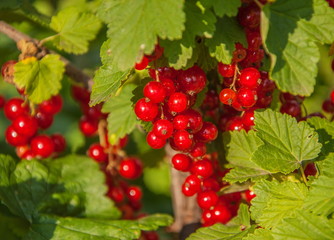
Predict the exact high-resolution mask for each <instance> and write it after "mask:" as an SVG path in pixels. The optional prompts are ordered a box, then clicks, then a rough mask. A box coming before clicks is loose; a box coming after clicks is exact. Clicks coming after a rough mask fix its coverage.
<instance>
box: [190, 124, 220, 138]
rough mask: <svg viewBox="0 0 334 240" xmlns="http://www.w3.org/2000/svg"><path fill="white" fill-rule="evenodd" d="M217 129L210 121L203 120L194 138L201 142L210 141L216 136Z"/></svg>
mask: <svg viewBox="0 0 334 240" xmlns="http://www.w3.org/2000/svg"><path fill="white" fill-rule="evenodd" d="M217 136H218V129H217V127H216V125H214V124H213V123H211V122H204V123H203V126H202V128H201V130H199V131H198V132H197V133H196V134H195V138H196V140H198V141H201V142H210V141H213V140H215V139H216V138H217Z"/></svg>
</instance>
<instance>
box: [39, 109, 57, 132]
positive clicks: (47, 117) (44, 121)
mask: <svg viewBox="0 0 334 240" xmlns="http://www.w3.org/2000/svg"><path fill="white" fill-rule="evenodd" d="M35 119H36V120H37V124H38V127H39V128H41V129H47V128H49V127H50V126H51V125H52V123H53V115H51V114H46V113H43V112H40V111H38V112H37V113H36V114H35Z"/></svg>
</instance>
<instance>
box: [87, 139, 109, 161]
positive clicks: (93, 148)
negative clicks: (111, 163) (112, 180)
mask: <svg viewBox="0 0 334 240" xmlns="http://www.w3.org/2000/svg"><path fill="white" fill-rule="evenodd" d="M87 155H88V156H89V157H90V158H92V159H94V160H95V161H96V162H99V163H101V162H106V161H107V160H108V155H107V154H106V153H105V152H104V149H103V147H102V146H101V145H100V144H99V143H94V144H92V145H90V147H89V148H88V152H87Z"/></svg>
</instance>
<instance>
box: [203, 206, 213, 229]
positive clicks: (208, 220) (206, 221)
mask: <svg viewBox="0 0 334 240" xmlns="http://www.w3.org/2000/svg"><path fill="white" fill-rule="evenodd" d="M202 222H203V226H204V227H209V226H212V225H213V224H215V223H216V222H215V221H214V219H213V211H212V210H210V209H205V210H204V211H203V213H202Z"/></svg>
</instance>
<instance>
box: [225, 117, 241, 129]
mask: <svg viewBox="0 0 334 240" xmlns="http://www.w3.org/2000/svg"><path fill="white" fill-rule="evenodd" d="M242 129H245V126H244V124H243V122H242V119H241V118H240V117H234V118H232V119H231V120H229V121H228V123H227V129H226V130H227V131H241V130H242Z"/></svg>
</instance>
